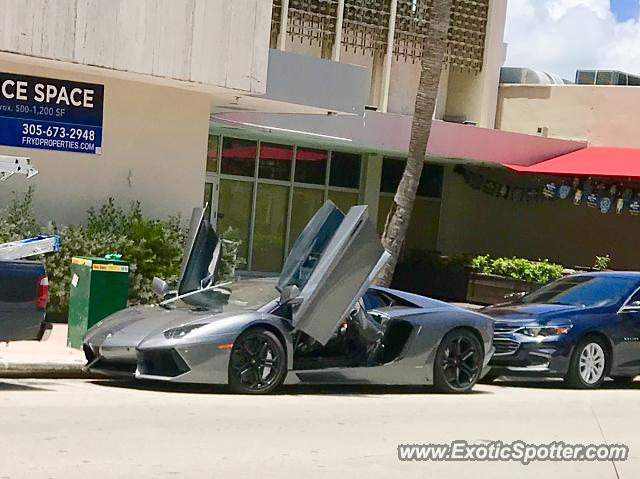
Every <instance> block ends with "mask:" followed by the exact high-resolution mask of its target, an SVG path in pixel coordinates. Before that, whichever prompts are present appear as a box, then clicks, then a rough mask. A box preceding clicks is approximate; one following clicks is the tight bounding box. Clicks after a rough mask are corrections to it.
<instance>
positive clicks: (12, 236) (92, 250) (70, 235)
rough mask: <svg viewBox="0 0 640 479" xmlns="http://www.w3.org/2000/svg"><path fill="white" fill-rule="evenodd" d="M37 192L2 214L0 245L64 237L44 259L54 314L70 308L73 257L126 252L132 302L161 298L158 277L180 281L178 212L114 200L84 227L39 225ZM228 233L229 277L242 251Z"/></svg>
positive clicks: (225, 269)
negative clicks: (148, 213) (149, 210)
mask: <svg viewBox="0 0 640 479" xmlns="http://www.w3.org/2000/svg"><path fill="white" fill-rule="evenodd" d="M33 193H34V191H33V189H29V190H28V191H27V192H26V193H25V194H24V195H22V196H19V195H16V196H15V197H14V199H13V201H12V202H11V203H10V205H9V206H8V207H7V208H5V209H4V211H2V212H0V243H2V242H6V241H15V240H17V239H22V238H28V237H31V236H34V235H37V234H42V233H44V234H57V235H59V236H60V251H59V252H58V253H51V254H47V255H44V257H42V258H41V260H42V261H43V262H44V263H45V266H46V268H47V275H48V276H49V298H50V299H49V306H48V310H49V311H50V312H63V311H66V310H67V306H68V299H69V284H70V282H71V277H70V276H71V273H70V265H71V258H72V257H74V256H105V255H107V254H110V253H118V254H121V255H122V259H123V260H126V261H129V263H130V265H131V266H130V271H131V272H130V287H129V301H130V302H131V303H143V304H144V303H150V302H153V301H155V300H156V297H155V295H154V293H153V292H152V290H151V281H152V280H153V277H154V276H158V277H159V278H163V279H165V280H166V281H167V282H168V283H169V284H175V283H176V282H177V279H178V275H179V273H180V264H181V261H182V250H183V242H184V238H185V233H186V232H185V230H184V229H183V228H182V227H181V222H180V217H179V216H178V215H176V216H170V217H168V218H166V219H162V220H158V219H149V218H145V217H144V216H143V214H142V209H141V205H140V203H139V202H135V203H132V204H131V205H130V207H129V208H128V209H124V208H120V207H118V206H116V205H115V203H114V200H113V199H111V198H110V199H109V200H108V202H107V203H106V204H104V205H103V206H102V207H100V208H99V209H94V208H91V209H89V211H88V212H87V222H86V224H85V225H71V226H57V225H56V224H55V223H54V222H51V223H49V224H47V225H39V224H38V222H37V221H36V218H35V215H34V213H33V208H32V202H33ZM224 236H225V237H226V238H227V240H231V243H228V245H227V248H226V249H225V250H224V254H223V264H222V267H221V270H222V272H223V275H224V276H229V275H231V274H232V271H233V270H234V268H235V265H236V264H237V263H236V261H237V260H236V259H235V256H234V254H233V252H234V251H237V249H238V242H237V240H236V239H235V238H234V232H233V231H227V232H226V233H225V235H224Z"/></svg>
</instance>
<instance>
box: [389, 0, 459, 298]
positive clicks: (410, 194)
mask: <svg viewBox="0 0 640 479" xmlns="http://www.w3.org/2000/svg"><path fill="white" fill-rule="evenodd" d="M451 3H452V0H434V1H433V9H432V11H431V18H430V22H429V29H428V31H427V36H426V38H425V44H424V50H423V54H422V63H421V72H420V83H419V84H418V93H417V95H416V104H415V110H414V114H413V123H412V125H411V140H410V142H409V157H408V159H407V164H406V166H405V169H404V173H403V175H402V180H401V181H400V184H399V185H398V191H396V194H395V197H394V199H393V203H392V204H391V210H390V211H389V215H388V216H387V222H386V224H385V227H384V233H383V234H382V244H383V245H384V247H385V248H386V250H387V251H388V252H389V253H391V259H390V260H389V262H388V263H387V264H386V265H385V267H384V268H383V269H382V271H380V274H379V275H378V277H377V279H376V283H377V284H379V285H381V286H389V285H390V284H391V280H392V279H393V272H394V271H395V269H396V264H397V263H398V258H399V256H400V251H401V249H402V245H403V243H404V241H405V238H406V236H407V231H408V230H409V222H410V221H411V212H412V211H413V203H414V201H415V199H416V192H417V190H418V184H419V183H420V175H421V174H422V167H423V166H424V160H425V157H426V154H427V142H428V141H429V134H430V133H431V120H432V118H433V112H434V109H435V104H436V97H437V96H438V85H439V83H440V75H441V73H442V64H443V61H444V53H445V50H446V40H447V32H448V30H449V23H450V18H451Z"/></svg>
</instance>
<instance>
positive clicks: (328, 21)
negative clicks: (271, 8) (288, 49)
mask: <svg viewBox="0 0 640 479" xmlns="http://www.w3.org/2000/svg"><path fill="white" fill-rule="evenodd" d="M337 8H338V0H290V2H289V24H288V26H287V34H288V35H289V36H291V38H292V39H299V40H300V41H301V42H303V41H308V42H309V43H311V44H314V43H315V44H318V45H320V46H322V45H323V44H324V45H331V44H333V41H334V39H335V31H336V17H337Z"/></svg>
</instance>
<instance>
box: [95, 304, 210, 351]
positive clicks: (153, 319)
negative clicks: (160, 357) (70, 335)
mask: <svg viewBox="0 0 640 479" xmlns="http://www.w3.org/2000/svg"><path fill="white" fill-rule="evenodd" d="M214 316H217V315H214V314H211V312H207V311H194V310H189V309H165V308H162V307H158V306H135V307H132V308H127V309H124V310H122V311H119V312H117V313H115V314H112V315H111V316H109V317H108V318H106V319H104V320H102V321H100V322H99V323H98V324H96V325H95V326H94V327H93V328H91V329H90V330H89V331H88V332H87V334H86V335H85V337H84V342H85V343H89V344H91V345H93V346H104V347H136V346H138V344H140V343H141V342H142V341H143V340H144V339H145V338H146V337H148V336H152V335H155V334H158V333H161V332H163V331H165V330H166V329H169V328H172V327H177V326H181V325H184V324H189V323H192V322H196V321H206V320H211V319H213V318H214Z"/></svg>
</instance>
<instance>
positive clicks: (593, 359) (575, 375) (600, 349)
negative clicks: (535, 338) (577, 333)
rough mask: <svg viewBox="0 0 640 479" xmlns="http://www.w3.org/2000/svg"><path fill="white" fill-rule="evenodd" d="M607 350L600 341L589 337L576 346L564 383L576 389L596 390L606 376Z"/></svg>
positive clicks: (594, 337)
mask: <svg viewBox="0 0 640 479" xmlns="http://www.w3.org/2000/svg"><path fill="white" fill-rule="evenodd" d="M607 361H608V358H607V348H606V346H605V344H604V342H603V341H602V339H600V338H598V337H596V336H589V337H586V338H585V339H583V340H582V341H580V343H578V345H577V346H576V348H575V350H574V352H573V355H572V356H571V362H570V363H569V371H568V372H567V375H566V376H565V379H564V380H565V383H566V384H567V385H568V386H569V387H572V388H577V389H596V388H599V387H600V386H602V383H603V382H604V380H605V377H606V375H607V366H608V362H607Z"/></svg>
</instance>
